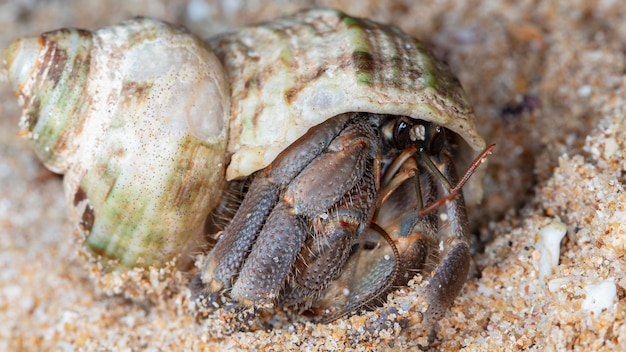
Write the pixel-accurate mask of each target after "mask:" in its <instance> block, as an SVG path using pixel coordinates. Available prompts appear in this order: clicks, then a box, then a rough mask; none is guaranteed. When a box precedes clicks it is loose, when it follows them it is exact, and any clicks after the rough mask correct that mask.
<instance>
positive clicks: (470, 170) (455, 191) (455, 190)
mask: <svg viewBox="0 0 626 352" xmlns="http://www.w3.org/2000/svg"><path fill="white" fill-rule="evenodd" d="M495 147H496V145H495V144H490V145H489V146H487V147H486V148H485V149H484V150H483V151H482V152H481V153H480V154H479V155H478V156H477V157H476V158H475V159H474V161H472V162H471V163H470V164H469V166H468V167H467V169H466V170H465V172H464V173H463V177H461V179H460V180H459V181H458V182H457V183H456V184H455V185H454V186H452V184H450V181H449V180H448V179H447V178H446V177H445V176H444V175H443V174H442V173H441V171H439V169H438V168H437V166H435V164H434V163H433V162H432V160H430V158H429V157H428V156H427V155H426V154H425V153H424V152H423V151H419V152H418V156H419V157H420V159H421V160H422V161H423V162H424V165H425V166H426V168H427V169H428V170H429V171H430V172H432V173H433V174H434V175H435V176H436V177H437V178H438V179H439V181H441V183H443V184H444V186H446V188H447V189H448V193H450V194H449V195H447V196H445V197H441V198H439V199H438V200H437V201H435V202H434V203H432V204H431V205H429V206H428V207H425V208H424V205H423V202H422V201H421V199H422V195H421V193H418V198H419V199H420V203H421V204H420V205H421V206H420V209H419V215H420V216H425V215H428V214H430V213H432V212H433V211H435V210H436V209H437V208H439V207H441V206H443V205H444V204H446V203H447V202H449V201H453V200H455V199H456V197H457V196H458V195H459V191H460V190H461V189H462V188H463V186H465V184H466V183H467V181H469V179H470V177H471V176H472V175H473V174H474V172H476V169H478V167H479V166H480V165H481V164H482V163H483V161H485V159H486V158H487V157H488V156H489V155H490V154H491V153H492V152H493V148H495ZM416 183H417V184H418V185H419V180H417V181H416Z"/></svg>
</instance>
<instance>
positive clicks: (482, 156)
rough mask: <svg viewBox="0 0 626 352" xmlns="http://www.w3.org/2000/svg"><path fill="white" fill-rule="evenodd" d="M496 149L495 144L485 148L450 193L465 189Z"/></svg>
mask: <svg viewBox="0 0 626 352" xmlns="http://www.w3.org/2000/svg"><path fill="white" fill-rule="evenodd" d="M495 147H496V145H495V144H490V145H489V146H487V148H485V150H483V151H482V152H481V153H480V154H479V155H478V156H477V157H476V159H474V161H472V163H471V164H469V166H468V167H467V170H465V173H464V174H463V177H461V180H459V182H457V184H456V185H455V186H454V187H453V188H452V189H450V192H458V191H459V190H460V189H461V188H463V186H465V184H466V183H467V181H468V180H469V178H470V177H471V176H472V175H473V174H474V172H475V171H476V169H477V168H478V167H479V166H480V165H481V164H482V163H483V161H484V160H485V159H486V158H487V157H488V156H489V155H490V154H491V153H492V152H493V148H495Z"/></svg>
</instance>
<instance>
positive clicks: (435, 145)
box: [428, 126, 446, 155]
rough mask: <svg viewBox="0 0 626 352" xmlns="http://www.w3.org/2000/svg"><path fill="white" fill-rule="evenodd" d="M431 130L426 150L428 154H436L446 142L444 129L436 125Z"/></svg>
mask: <svg viewBox="0 0 626 352" xmlns="http://www.w3.org/2000/svg"><path fill="white" fill-rule="evenodd" d="M433 132H434V133H433V136H432V138H431V139H430V145H429V146H428V152H429V153H430V155H437V154H439V153H440V152H441V150H442V149H443V146H444V144H445V142H446V130H445V129H444V128H442V127H440V126H437V127H436V128H435V130H434V131H433Z"/></svg>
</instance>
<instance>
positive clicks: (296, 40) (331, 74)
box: [209, 9, 485, 203]
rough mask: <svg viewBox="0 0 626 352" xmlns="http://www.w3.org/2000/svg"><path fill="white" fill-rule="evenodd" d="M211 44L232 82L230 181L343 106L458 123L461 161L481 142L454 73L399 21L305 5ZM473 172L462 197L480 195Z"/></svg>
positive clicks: (268, 160)
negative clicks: (383, 21)
mask: <svg viewBox="0 0 626 352" xmlns="http://www.w3.org/2000/svg"><path fill="white" fill-rule="evenodd" d="M209 44H210V45H211V47H212V48H213V49H214V51H215V52H216V54H217V56H218V57H219V58H220V60H221V61H222V62H223V63H224V67H225V68H226V70H227V71H228V76H229V79H230V84H231V90H232V99H231V101H232V109H231V122H230V137H229V138H230V141H229V144H228V151H229V153H231V154H232V157H231V161H230V164H229V166H228V169H227V171H226V177H227V179H228V180H232V179H235V178H238V177H241V176H247V175H249V174H251V173H253V172H254V171H257V170H260V169H262V168H263V167H265V166H267V165H269V164H270V163H271V162H272V161H273V160H274V158H275V157H276V156H277V155H278V154H279V153H280V152H281V151H283V150H284V149H285V148H286V147H287V146H289V145H290V144H291V143H293V142H294V141H295V140H296V139H298V138H299V137H301V136H302V135H304V134H305V133H306V132H307V131H308V129H309V128H311V127H313V126H316V125H318V124H320V123H321V122H324V121H325V120H327V119H329V118H331V117H334V116H337V115H339V114H342V113H345V112H369V113H377V114H390V115H404V116H409V117H413V118H415V119H421V120H426V121H430V122H434V123H436V124H438V125H441V126H443V127H445V128H447V129H449V130H451V131H453V132H455V133H456V134H457V135H459V136H460V137H461V138H462V139H461V144H462V146H461V147H460V148H459V149H460V150H461V151H462V152H463V153H466V155H463V156H462V159H463V160H461V162H460V163H461V164H463V165H462V167H461V168H459V169H460V170H463V169H464V168H465V167H466V166H467V164H468V162H469V161H471V160H472V159H473V158H474V156H475V155H476V154H477V153H478V152H480V151H482V150H483V149H484V148H485V142H484V140H483V138H482V137H481V136H480V135H479V133H478V131H477V130H476V126H475V125H474V115H473V109H472V106H471V104H470V103H469V100H468V98H467V96H466V95H465V92H464V91H463V88H462V87H461V85H460V83H459V81H458V80H457V78H456V77H455V76H454V74H453V73H452V72H451V71H450V69H449V67H448V66H447V65H446V64H445V63H443V62H441V61H439V60H437V59H436V58H434V57H433V56H431V55H430V53H429V52H428V51H427V50H426V48H425V47H424V46H423V44H422V43H420V42H419V41H418V40H417V39H415V38H413V37H411V36H410V35H408V34H406V33H404V32H403V31H402V30H400V29H399V28H397V27H394V26H388V25H384V24H380V23H376V22H373V21H370V20H367V19H361V18H355V17H350V16H348V15H346V14H345V13H343V12H341V11H338V10H333V9H312V10H305V11H302V12H299V13H296V14H295V15H293V16H289V17H284V18H280V19H278V20H276V21H273V22H270V23H265V24H262V25H258V26H252V27H248V28H243V29H241V30H238V31H236V32H233V33H229V34H225V35H221V36H218V37H216V38H214V39H212V40H211V41H210V42H209ZM468 146H469V147H470V148H468ZM480 176H481V175H476V176H475V177H473V180H474V181H473V182H474V184H470V185H469V186H468V187H466V189H469V190H470V191H471V192H472V193H471V194H466V201H468V203H476V202H477V201H478V200H479V199H480V198H481V197H482V186H481V183H482V180H481V177H480ZM468 198H469V199H468Z"/></svg>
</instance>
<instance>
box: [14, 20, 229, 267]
mask: <svg viewBox="0 0 626 352" xmlns="http://www.w3.org/2000/svg"><path fill="white" fill-rule="evenodd" d="M6 62H7V67H8V76H9V79H10V80H11V81H12V83H13V87H14V88H15V91H16V94H17V95H18V97H19V100H20V104H21V105H22V108H23V111H24V113H23V116H22V120H21V123H20V126H21V127H22V131H21V135H22V136H24V137H27V138H29V139H30V140H31V142H32V145H33V147H34V149H35V151H36V152H37V154H38V155H39V157H40V158H41V160H42V161H43V162H44V163H45V164H46V166H47V167H49V168H50V169H51V170H53V171H56V172H59V173H64V174H65V178H64V187H65V194H66V198H67V203H68V207H69V209H70V216H71V218H72V219H73V221H74V224H75V225H76V227H77V228H79V230H80V231H81V232H82V233H84V235H85V236H86V245H87V248H88V249H89V250H90V251H91V252H92V253H96V254H99V255H101V256H103V257H105V258H110V259H114V260H117V261H119V264H120V265H121V266H124V267H130V266H137V265H139V266H150V265H152V264H159V265H160V264H163V263H164V262H167V261H169V260H170V259H172V258H173V257H174V256H176V255H178V254H179V253H180V252H181V250H182V248H183V247H184V246H185V245H186V243H187V241H188V239H189V238H190V237H191V236H192V235H194V234H195V233H198V232H200V231H201V230H202V229H203V226H204V221H205V219H206V217H207V214H208V213H209V211H210V210H211V209H212V207H213V206H214V205H215V204H216V202H217V201H218V200H219V196H220V192H221V188H222V183H223V182H224V180H223V173H224V168H225V150H226V139H227V137H228V123H227V122H228V113H229V110H230V101H229V97H230V95H229V86H228V83H227V80H226V76H225V75H224V73H223V68H222V65H221V63H220V62H219V61H218V59H217V58H216V57H215V56H214V55H213V53H211V52H210V51H209V50H208V49H207V48H206V46H205V44H204V43H203V42H202V41H200V40H199V39H197V38H196V37H194V36H193V35H191V34H190V33H188V32H187V31H186V30H185V29H183V28H180V27H175V26H172V25H169V24H166V23H164V22H160V21H157V20H152V19H146V18H137V19H134V20H130V21H127V22H124V23H122V24H120V25H117V26H113V27H108V28H104V29H100V30H97V31H95V32H89V31H84V30H76V29H61V30H58V31H52V32H48V33H45V34H43V35H41V36H40V37H31V38H23V39H18V40H16V41H15V42H14V43H13V44H12V45H11V46H10V47H9V49H7V51H6ZM114 265H116V264H114Z"/></svg>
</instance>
